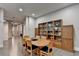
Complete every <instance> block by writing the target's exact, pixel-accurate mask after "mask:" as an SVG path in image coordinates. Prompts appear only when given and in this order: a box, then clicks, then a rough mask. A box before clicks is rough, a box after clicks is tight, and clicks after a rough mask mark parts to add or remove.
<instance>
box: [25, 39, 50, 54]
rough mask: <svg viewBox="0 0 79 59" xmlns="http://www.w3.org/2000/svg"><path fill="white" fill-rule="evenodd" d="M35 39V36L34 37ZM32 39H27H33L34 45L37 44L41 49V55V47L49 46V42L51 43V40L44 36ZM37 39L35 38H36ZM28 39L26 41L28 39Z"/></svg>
mask: <svg viewBox="0 0 79 59" xmlns="http://www.w3.org/2000/svg"><path fill="white" fill-rule="evenodd" d="M32 39H33V38H32ZM32 39H30V38H29V39H27V40H31V41H32V45H35V46H37V47H38V48H39V49H38V51H39V55H40V49H41V48H42V47H44V46H47V45H48V44H49V43H50V40H46V39H42V38H39V39H37V40H32ZM34 39H35V38H34ZM27 40H26V41H27Z"/></svg>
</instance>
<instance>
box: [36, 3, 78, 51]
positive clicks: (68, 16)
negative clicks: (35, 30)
mask: <svg viewBox="0 0 79 59" xmlns="http://www.w3.org/2000/svg"><path fill="white" fill-rule="evenodd" d="M56 19H63V24H64V25H71V24H73V25H74V30H75V33H74V34H75V37H74V49H75V50H77V51H79V4H77V5H73V6H70V7H67V8H64V9H62V10H59V11H57V12H54V13H51V14H48V15H46V16H43V17H40V18H38V19H37V20H36V26H35V27H38V23H41V22H46V21H50V20H56Z"/></svg>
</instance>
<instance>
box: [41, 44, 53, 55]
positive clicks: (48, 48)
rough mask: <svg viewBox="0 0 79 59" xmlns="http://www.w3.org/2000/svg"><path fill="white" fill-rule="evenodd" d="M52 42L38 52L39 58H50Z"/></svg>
mask: <svg viewBox="0 0 79 59" xmlns="http://www.w3.org/2000/svg"><path fill="white" fill-rule="evenodd" d="M52 51H53V50H52V42H50V43H49V44H48V46H45V47H43V48H42V49H41V50H40V55H41V56H52Z"/></svg>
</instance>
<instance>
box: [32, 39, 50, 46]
mask: <svg viewBox="0 0 79 59" xmlns="http://www.w3.org/2000/svg"><path fill="white" fill-rule="evenodd" d="M49 42H50V41H49V40H46V39H43V40H42V39H40V40H37V41H32V44H33V45H36V46H46V45H48V44H49Z"/></svg>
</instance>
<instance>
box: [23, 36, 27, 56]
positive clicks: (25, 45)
mask: <svg viewBox="0 0 79 59" xmlns="http://www.w3.org/2000/svg"><path fill="white" fill-rule="evenodd" d="M28 38H29V36H24V37H23V39H22V46H23V47H22V48H23V49H22V53H23V54H24V55H26V50H27V42H26V41H25V40H27V39H28Z"/></svg>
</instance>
